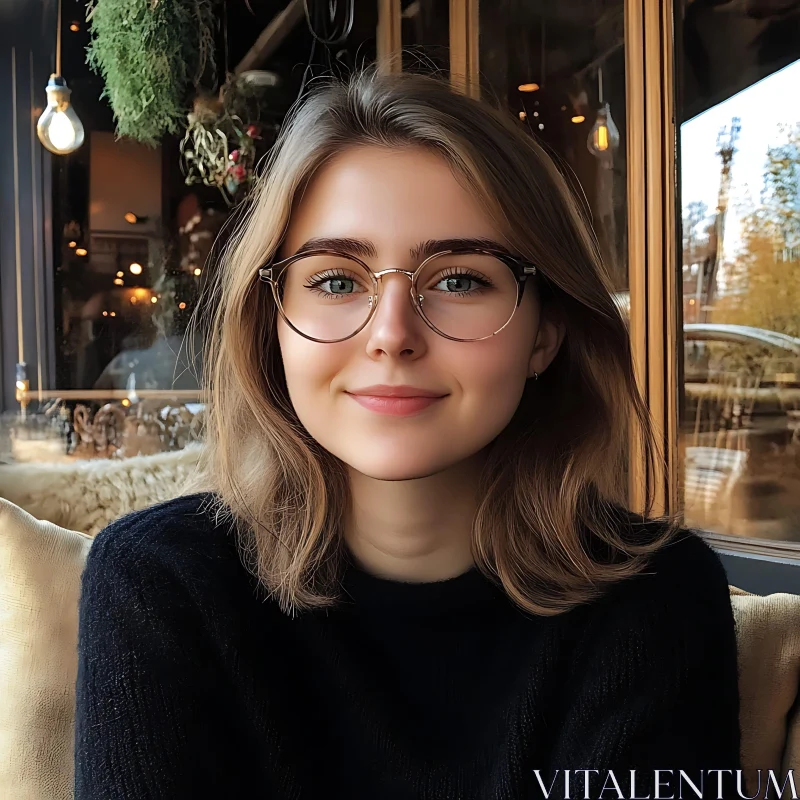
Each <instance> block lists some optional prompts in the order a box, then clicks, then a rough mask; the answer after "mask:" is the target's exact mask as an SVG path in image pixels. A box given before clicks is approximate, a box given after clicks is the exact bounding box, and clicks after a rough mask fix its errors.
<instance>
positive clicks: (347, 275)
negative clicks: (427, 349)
mask: <svg viewBox="0 0 800 800" xmlns="http://www.w3.org/2000/svg"><path fill="white" fill-rule="evenodd" d="M392 272H399V273H402V274H403V275H405V276H406V277H408V278H409V279H410V281H411V305H412V306H413V308H414V311H416V313H417V314H419V316H420V317H421V318H422V319H423V320H424V322H425V324H426V325H428V327H429V328H431V329H432V330H433V331H435V332H436V333H438V334H439V335H441V336H444V337H445V338H446V339H452V340H454V341H458V342H476V341H480V340H481V339H488V338H489V337H490V336H494V335H495V334H496V333H499V332H500V331H501V330H503V328H505V327H506V325H508V323H509V322H511V319H512V317H513V316H514V312H515V311H516V310H517V308H518V307H519V305H520V303H521V302H522V295H523V291H524V289H525V282H526V280H527V279H528V277H529V276H531V275H535V274H536V267H535V266H533V265H532V264H529V263H528V262H525V261H523V260H521V259H519V258H517V257H515V256H512V255H510V254H508V253H504V252H501V251H494V250H475V249H469V250H466V249H465V250H445V251H443V252H441V253H435V254H434V255H432V256H429V257H428V258H426V259H425V260H424V261H423V262H422V263H421V264H420V265H419V266H418V267H417V269H416V270H414V271H410V270H405V269H385V270H382V271H380V272H373V271H372V270H371V269H370V268H369V267H368V266H367V265H366V264H365V263H364V262H363V261H361V260H360V259H358V258H356V257H355V256H351V255H345V254H343V253H339V252H336V251H334V250H309V251H306V252H303V253H299V254H297V255H293V256H290V257H289V258H286V259H284V260H282V261H278V262H276V263H274V264H272V265H270V266H266V267H262V268H261V269H259V271H258V275H259V278H260V279H261V280H263V281H264V282H266V283H268V284H269V285H270V286H271V287H272V294H273V297H274V298H275V303H276V305H277V307H278V311H279V312H280V314H281V316H282V317H283V319H284V320H285V321H286V323H287V324H288V325H289V327H290V328H292V329H293V330H294V331H296V332H297V333H299V334H300V335H301V336H305V337H306V338H307V339H311V340H312V341H314V342H320V343H324V344H333V343H335V342H342V341H345V340H346V339H349V338H351V337H352V336H355V335H356V334H357V333H359V331H361V330H363V329H364V327H365V326H366V325H367V323H368V322H369V321H370V319H371V318H372V316H373V314H374V313H375V310H376V309H377V307H378V302H379V280H380V279H381V278H382V277H383V276H384V275H388V274H390V273H392Z"/></svg>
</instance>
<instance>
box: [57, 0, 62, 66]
mask: <svg viewBox="0 0 800 800" xmlns="http://www.w3.org/2000/svg"><path fill="white" fill-rule="evenodd" d="M60 74H61V0H58V27H57V28H56V75H60Z"/></svg>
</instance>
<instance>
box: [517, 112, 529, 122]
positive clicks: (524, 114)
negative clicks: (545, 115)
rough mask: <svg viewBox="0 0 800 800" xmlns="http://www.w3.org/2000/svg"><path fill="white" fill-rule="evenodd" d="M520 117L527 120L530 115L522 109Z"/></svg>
mask: <svg viewBox="0 0 800 800" xmlns="http://www.w3.org/2000/svg"><path fill="white" fill-rule="evenodd" d="M519 118H520V119H523V120H525V119H528V115H527V114H526V113H525V112H524V111H520V112H519Z"/></svg>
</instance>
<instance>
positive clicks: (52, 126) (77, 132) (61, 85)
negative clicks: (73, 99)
mask: <svg viewBox="0 0 800 800" xmlns="http://www.w3.org/2000/svg"><path fill="white" fill-rule="evenodd" d="M46 91H47V108H45V110H44V113H43V114H42V116H41V117H39V121H38V122H37V123H36V133H37V135H38V136H39V141H40V142H41V143H42V144H43V145H44V146H45V147H46V148H47V149H48V150H49V151H50V152H51V153H55V154H56V155H66V154H67V153H72V152H74V151H75V150H77V149H78V148H79V147H80V146H81V145H82V144H83V137H84V131H83V125H82V124H81V121H80V119H78V115H77V114H76V113H75V109H74V108H73V107H72V105H71V104H70V101H69V97H70V95H71V94H72V90H71V89H70V88H69V87H68V86H67V82H66V81H65V80H64V78H62V77H61V0H59V2H58V27H57V29H56V71H55V72H54V73H53V74H52V75H51V76H50V80H49V81H48V82H47V90H46Z"/></svg>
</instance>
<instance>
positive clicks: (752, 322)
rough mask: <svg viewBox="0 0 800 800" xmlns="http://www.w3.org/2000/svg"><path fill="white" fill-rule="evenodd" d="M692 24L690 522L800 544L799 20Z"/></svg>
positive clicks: (683, 136) (687, 220)
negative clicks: (733, 54) (732, 54)
mask: <svg viewBox="0 0 800 800" xmlns="http://www.w3.org/2000/svg"><path fill="white" fill-rule="evenodd" d="M679 18H680V17H679ZM682 18H683V23H682V30H681V31H680V33H681V35H680V36H679V37H678V40H679V41H680V42H682V47H680V48H679V50H678V59H677V63H678V64H679V68H680V74H679V79H680V80H681V84H682V86H681V89H682V92H681V95H682V107H680V108H679V122H680V146H679V157H680V174H681V206H682V218H683V219H682V245H683V246H682V253H683V258H682V287H683V303H682V307H683V319H684V349H683V352H684V370H683V372H684V375H683V385H682V395H683V397H682V399H683V403H682V412H681V437H680V444H681V454H682V457H683V477H684V498H685V512H686V520H687V523H688V524H690V525H693V526H697V527H701V528H705V529H709V530H716V531H719V532H722V533H727V534H733V535H737V536H745V537H754V538H762V539H779V540H787V541H800V94H799V93H798V92H797V87H798V86H799V85H800V35H799V32H800V28H798V19H797V17H796V16H795V17H792V18H787V17H785V15H784V14H783V13H782V11H781V9H780V8H779V6H777V5H774V4H769V3H762V2H759V1H758V0H751V2H748V3H744V4H741V5H737V6H736V7H735V8H734V7H733V6H731V5H723V6H719V5H709V4H701V3H687V4H686V7H685V9H684V12H683V15H682ZM731 53H735V54H736V57H735V58H733V57H731Z"/></svg>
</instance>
